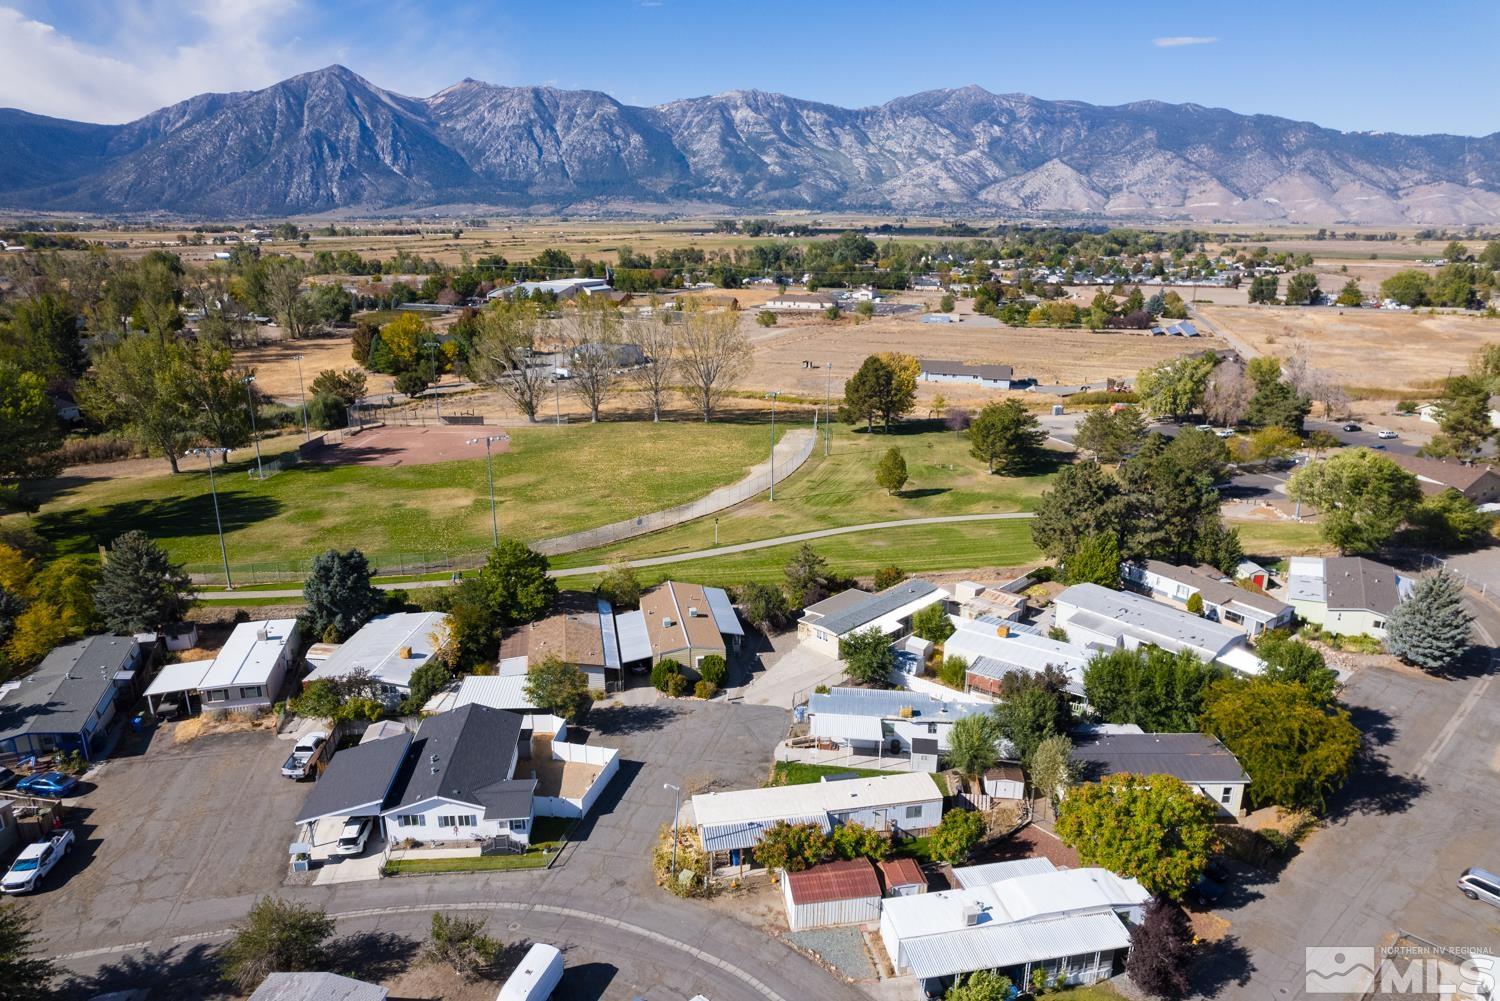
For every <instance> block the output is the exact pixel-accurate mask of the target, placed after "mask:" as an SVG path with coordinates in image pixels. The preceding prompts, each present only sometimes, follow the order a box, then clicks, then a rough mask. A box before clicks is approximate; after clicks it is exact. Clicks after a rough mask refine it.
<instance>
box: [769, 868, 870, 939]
mask: <svg viewBox="0 0 1500 1001" xmlns="http://www.w3.org/2000/svg"><path fill="white" fill-rule="evenodd" d="M781 895H782V898H783V900H784V901H785V902H786V923H787V924H788V925H789V926H790V927H791V929H792V931H804V930H806V929H808V928H825V927H827V926H829V925H862V924H871V923H874V922H876V921H879V920H880V878H879V877H878V876H876V874H875V866H874V864H873V863H872V862H871V861H870V860H869V859H867V858H858V859H851V860H849V861H847V862H826V863H824V864H823V865H815V866H813V867H812V868H811V869H806V870H804V871H802V872H783V873H782V874H781Z"/></svg>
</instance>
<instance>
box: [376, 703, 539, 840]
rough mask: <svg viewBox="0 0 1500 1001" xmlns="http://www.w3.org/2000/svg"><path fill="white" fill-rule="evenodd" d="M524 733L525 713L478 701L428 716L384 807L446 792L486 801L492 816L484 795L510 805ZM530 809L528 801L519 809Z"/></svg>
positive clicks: (448, 795) (480, 802)
mask: <svg viewBox="0 0 1500 1001" xmlns="http://www.w3.org/2000/svg"><path fill="white" fill-rule="evenodd" d="M520 736H521V717H519V716H517V715H516V714H515V713H511V712H505V711H504V710H501V709H491V708H489V707H488V706H481V705H478V704H475V703H470V704H469V705H466V706H462V707H460V708H458V709H454V710H453V711H452V712H446V713H441V714H439V715H437V716H429V717H428V718H427V719H425V720H423V721H422V725H421V727H420V728H419V729H418V730H417V735H416V738H415V739H414V740H413V741H412V745H411V750H410V751H409V752H408V754H407V756H406V762H405V764H404V765H403V766H402V767H401V770H400V772H399V773H398V774H397V776H396V781H395V784H394V786H393V787H392V789H391V794H390V796H389V798H388V799H387V804H388V805H387V806H386V809H387V810H397V809H400V808H402V807H407V806H412V805H414V804H416V803H420V802H422V801H424V800H428V799H432V798H434V797H442V798H445V799H451V800H456V801H458V802H460V803H473V804H476V805H478V806H483V807H485V808H486V814H485V815H486V816H492V815H491V814H490V813H489V807H490V803H489V802H486V799H487V798H488V799H490V800H492V801H493V802H494V803H495V804H496V805H497V806H499V805H502V804H505V805H508V804H509V798H508V797H509V796H510V794H511V793H513V792H515V789H514V788H513V787H511V786H510V785H509V783H510V781H511V768H512V767H513V763H514V760H515V754H516V743H517V741H518V740H519V739H520ZM529 812H530V810H529V805H528V809H527V810H525V811H522V812H521V813H520V814H519V815H520V816H525V815H526V814H527V813H529ZM493 816H500V814H494V815H493ZM504 816H507V817H513V816H518V814H514V813H507V814H504Z"/></svg>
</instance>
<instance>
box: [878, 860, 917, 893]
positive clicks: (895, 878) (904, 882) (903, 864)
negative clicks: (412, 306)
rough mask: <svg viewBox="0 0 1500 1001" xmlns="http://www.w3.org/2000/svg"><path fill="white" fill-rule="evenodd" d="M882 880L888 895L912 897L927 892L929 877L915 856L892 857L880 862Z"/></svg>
mask: <svg viewBox="0 0 1500 1001" xmlns="http://www.w3.org/2000/svg"><path fill="white" fill-rule="evenodd" d="M878 868H879V870H880V882H881V883H883V884H884V885H885V895H886V896H887V897H910V896H911V895H912V894H915V893H926V892H927V877H926V876H925V875H923V873H922V867H921V866H920V865H918V864H917V860H916V859H913V858H891V859H886V860H885V861H884V862H881V863H879V866H878Z"/></svg>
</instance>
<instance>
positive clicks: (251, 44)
mask: <svg viewBox="0 0 1500 1001" xmlns="http://www.w3.org/2000/svg"><path fill="white" fill-rule="evenodd" d="M297 5H298V0H206V2H198V3H193V2H191V0H173V2H172V3H170V4H168V5H166V6H167V7H169V8H171V9H164V5H162V4H160V3H138V2H137V0H130V2H124V0H122V2H119V3H118V4H116V5H114V6H113V7H112V9H111V14H112V15H113V17H114V18H115V21H114V23H115V25H116V27H115V29H114V33H113V35H112V36H111V37H110V38H109V41H108V43H107V45H87V44H84V43H82V42H80V41H78V40H76V39H74V38H72V37H70V36H68V35H67V34H65V33H64V32H63V31H60V30H58V29H57V28H56V27H54V26H53V25H50V24H45V23H43V22H41V21H38V20H33V19H31V18H28V17H26V16H25V15H24V14H22V13H21V12H20V11H18V10H16V9H15V8H13V7H9V6H3V5H0V66H4V67H5V72H4V73H0V107H16V108H22V109H24V110H26V111H31V112H35V113H37V114H42V115H53V116H56V117H59V118H74V119H79V120H82V121H90V122H125V121H130V120H131V119H134V118H138V117H140V116H141V115H144V114H146V113H148V112H151V111H154V110H156V109H157V108H159V107H162V106H164V105H168V104H172V103H174V102H176V101H181V100H184V99H185V98H188V97H191V96H193V95H194V94H200V93H203V92H205V91H225V90H248V89H253V88H258V87H265V86H268V85H270V84H272V83H275V82H276V81H277V80H280V79H282V78H284V77H286V76H290V75H292V74H294V73H297V72H299V71H300V70H302V69H306V68H308V64H306V63H304V62H302V61H301V59H300V57H299V51H298V50H299V46H297V45H296V44H295V43H293V44H287V43H285V42H283V41H282V40H280V39H275V38H273V37H272V32H273V31H275V29H276V27H277V26H278V24H279V23H284V18H285V17H286V16H287V15H288V14H290V13H292V12H293V10H294V9H295V8H296V7H297ZM170 25H176V26H180V28H181V30H182V31H183V34H184V37H183V38H182V40H181V41H173V40H172V39H170V38H164V37H163V36H164V34H166V33H167V26H170Z"/></svg>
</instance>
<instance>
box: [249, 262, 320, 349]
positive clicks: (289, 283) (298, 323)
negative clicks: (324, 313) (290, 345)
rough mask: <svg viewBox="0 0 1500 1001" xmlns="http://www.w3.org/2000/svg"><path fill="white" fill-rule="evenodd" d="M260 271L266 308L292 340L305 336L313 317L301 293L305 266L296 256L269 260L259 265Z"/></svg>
mask: <svg viewBox="0 0 1500 1001" xmlns="http://www.w3.org/2000/svg"><path fill="white" fill-rule="evenodd" d="M260 272H261V282H262V288H263V290H264V295H265V300H266V307H267V308H268V309H269V310H270V311H271V314H272V315H273V316H275V317H276V322H277V323H279V324H280V325H281V329H282V330H284V331H286V335H287V337H289V338H291V339H292V340H296V339H298V338H301V337H306V336H308V335H309V334H310V333H311V332H312V329H313V327H314V326H315V324H316V318H315V316H314V314H313V310H312V304H311V303H310V302H309V301H308V298H307V294H306V293H305V292H303V290H302V278H303V276H304V275H305V274H306V273H307V269H306V267H305V265H303V263H302V262H301V261H299V260H298V259H297V258H295V257H286V256H277V257H270V258H267V259H266V260H264V261H262V262H261V265H260Z"/></svg>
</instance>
